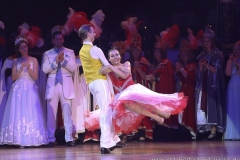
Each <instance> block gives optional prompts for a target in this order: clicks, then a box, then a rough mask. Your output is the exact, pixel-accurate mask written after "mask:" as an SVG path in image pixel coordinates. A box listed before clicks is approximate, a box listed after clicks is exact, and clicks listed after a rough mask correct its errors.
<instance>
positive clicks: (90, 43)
mask: <svg viewBox="0 0 240 160" xmlns="http://www.w3.org/2000/svg"><path fill="white" fill-rule="evenodd" d="M83 44H89V45H92V46H93V44H92V42H83Z"/></svg>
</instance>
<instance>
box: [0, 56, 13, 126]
mask: <svg viewBox="0 0 240 160" xmlns="http://www.w3.org/2000/svg"><path fill="white" fill-rule="evenodd" d="M12 63H13V59H12V58H7V59H6V60H5V61H4V64H3V67H2V69H1V76H0V127H1V125H2V119H3V114H4V110H5V107H6V103H7V99H8V94H9V91H10V89H11V87H12V78H11V76H9V77H5V71H6V69H8V68H12Z"/></svg>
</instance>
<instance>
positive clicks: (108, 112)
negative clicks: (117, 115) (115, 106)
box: [89, 79, 120, 148]
mask: <svg viewBox="0 0 240 160" xmlns="http://www.w3.org/2000/svg"><path fill="white" fill-rule="evenodd" d="M89 90H90V92H91V93H92V95H93V97H94V99H95V100H96V101H97V104H98V106H99V108H100V112H101V113H100V117H99V118H100V119H99V122H100V128H101V137H100V146H101V147H104V148H110V147H113V146H115V145H116V143H117V142H119V141H120V139H119V137H118V136H117V135H116V134H115V132H114V128H113V126H112V109H111V108H110V106H109V104H110V103H111V94H110V90H109V86H108V82H107V80H101V79H98V80H95V81H93V82H91V83H89Z"/></svg>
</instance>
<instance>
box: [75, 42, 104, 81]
mask: <svg viewBox="0 0 240 160" xmlns="http://www.w3.org/2000/svg"><path fill="white" fill-rule="evenodd" d="M92 47H93V46H92V45H90V44H83V46H82V48H81V50H80V52H79V57H80V60H81V63H82V67H83V72H84V76H85V78H86V83H87V84H88V83H90V82H92V81H94V80H97V79H104V80H106V79H107V78H106V76H105V75H102V74H101V73H100V72H99V70H100V69H101V68H102V66H103V64H102V63H101V61H100V59H94V58H92V57H91V54H90V50H91V48H92Z"/></svg>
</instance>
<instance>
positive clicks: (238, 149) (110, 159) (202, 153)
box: [0, 141, 240, 160]
mask: <svg viewBox="0 0 240 160" xmlns="http://www.w3.org/2000/svg"><path fill="white" fill-rule="evenodd" d="M99 150H100V147H99V144H98V143H88V144H84V145H77V146H76V147H73V148H70V147H65V146H55V147H54V148H46V147H38V148H24V149H20V148H14V147H5V146H1V147H0V159H1V160H20V159H21V160H38V159H41V160H161V159H168V160H171V159H172V160H184V159H185V160H193V159H195V160H196V159H204V160H223V159H225V160H240V141H223V142H222V141H215V142H208V141H197V142H168V143H162V142H130V143H128V145H127V146H126V147H124V148H120V149H115V150H114V151H112V152H111V154H107V155H101V154H100V151H99Z"/></svg>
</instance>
